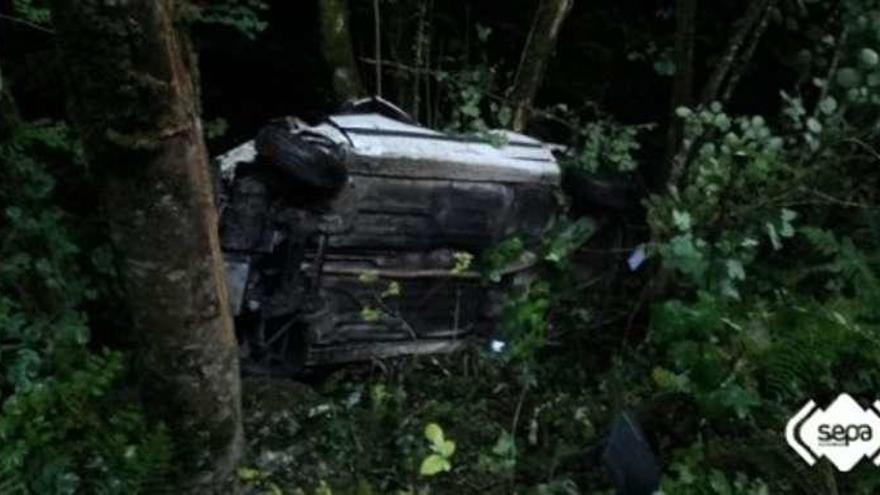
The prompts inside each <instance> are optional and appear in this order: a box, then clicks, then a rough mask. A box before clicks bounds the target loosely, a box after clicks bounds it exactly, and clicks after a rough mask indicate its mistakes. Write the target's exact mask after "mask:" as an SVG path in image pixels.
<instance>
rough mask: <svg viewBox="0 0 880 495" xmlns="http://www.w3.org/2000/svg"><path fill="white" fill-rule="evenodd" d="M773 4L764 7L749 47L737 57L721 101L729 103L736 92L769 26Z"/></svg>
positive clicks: (771, 0) (773, 1) (774, 0)
mask: <svg viewBox="0 0 880 495" xmlns="http://www.w3.org/2000/svg"><path fill="white" fill-rule="evenodd" d="M775 4H776V0H770V2H769V3H768V4H767V6H766V7H764V14H763V16H762V17H761V20H760V21H759V24H758V26H757V27H756V28H755V30H754V32H753V33H752V39H751V41H750V42H749V46H748V47H746V49H745V51H744V52H742V54H741V55H740V56H739V57H738V60H737V62H738V63H737V64H736V67H735V69H734V70H733V72H731V73H730V79H729V80H728V81H727V87H726V88H725V89H724V96H722V97H721V100H722V101H724V102H727V101H730V98H731V97H732V96H733V92H734V91H736V86H737V85H738V84H739V80H740V79H741V78H742V76H743V74H744V73H745V71H746V68H747V67H748V66H749V61H750V60H751V59H752V57H753V56H754V55H755V50H756V49H757V48H758V44H760V42H761V38H762V37H763V36H764V31H766V30H767V26H769V25H770V10H771V9H772V8H773V6H774V5H775Z"/></svg>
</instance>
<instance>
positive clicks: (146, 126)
mask: <svg viewBox="0 0 880 495" xmlns="http://www.w3.org/2000/svg"><path fill="white" fill-rule="evenodd" d="M53 7H54V12H53V14H54V15H53V18H54V19H55V23H56V26H57V29H58V40H59V47H60V49H61V51H62V55H63V56H64V59H65V62H66V67H67V75H68V76H69V79H68V81H67V87H68V90H69V102H70V115H71V117H72V120H74V122H75V123H76V124H77V126H78V128H79V130H80V132H81V134H82V136H83V138H84V143H85V146H86V150H87V152H88V154H89V159H90V160H91V162H92V163H93V165H94V167H95V169H96V170H97V172H98V174H99V176H100V177H101V180H102V185H103V198H102V200H103V203H104V205H105V213H106V218H107V220H108V224H109V225H110V233H111V236H112V240H113V243H114V247H115V248H116V250H117V252H118V254H119V257H120V262H121V272H122V275H123V278H124V282H125V287H126V300H127V303H128V305H129V309H130V311H131V314H132V317H133V321H134V331H135V332H137V336H138V340H137V341H138V343H139V348H138V352H137V357H138V359H139V364H140V367H139V368H140V371H141V377H142V391H143V400H144V404H145V406H146V408H147V410H148V412H150V413H151V414H153V415H154V416H155V417H157V418H159V419H161V420H163V421H164V422H165V423H166V424H167V425H168V426H169V427H170V430H171V431H172V433H173V438H174V440H175V443H176V466H177V467H179V471H180V473H181V476H180V479H179V480H177V481H178V486H179V491H180V492H184V493H186V492H188V493H233V492H234V491H235V468H236V465H237V463H238V461H239V458H240V455H241V449H242V443H243V435H242V429H241V406H240V384H239V372H238V357H237V346H236V342H235V335H234V331H233V326H232V320H231V316H230V313H229V308H228V303H227V294H226V285H225V277H224V267H223V261H222V255H221V252H220V247H219V242H218V236H217V228H216V227H217V225H216V224H217V215H216V211H215V209H214V203H213V194H212V181H211V178H210V174H209V170H208V158H207V154H206V150H205V145H204V140H203V136H202V129H201V122H200V119H199V115H198V107H199V105H198V91H197V88H198V84H197V77H196V63H195V57H194V55H193V52H192V50H191V47H190V44H189V42H188V39H187V37H186V35H185V34H184V33H183V32H182V31H181V25H182V24H183V23H182V22H181V15H180V12H181V10H179V9H180V5H179V4H178V3H176V2H174V1H172V0H115V1H111V0H56V1H55V2H54V5H53Z"/></svg>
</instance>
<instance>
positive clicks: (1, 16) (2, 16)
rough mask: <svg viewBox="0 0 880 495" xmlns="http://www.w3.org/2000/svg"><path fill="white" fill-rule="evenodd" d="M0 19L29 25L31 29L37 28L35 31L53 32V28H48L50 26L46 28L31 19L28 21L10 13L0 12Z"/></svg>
mask: <svg viewBox="0 0 880 495" xmlns="http://www.w3.org/2000/svg"><path fill="white" fill-rule="evenodd" d="M0 19H5V20H7V21H10V22H14V23H16V24H21V25H22V26H27V27H29V28H31V29H35V30H37V31H42V32H44V33H48V34H55V30H54V29H50V28H47V27H45V26H40V25H39V24H36V23H33V22H31V21H28V20H25V19H22V18H20V17H13V16H11V15H6V14H0Z"/></svg>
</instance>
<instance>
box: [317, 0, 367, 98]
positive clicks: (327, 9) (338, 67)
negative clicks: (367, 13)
mask: <svg viewBox="0 0 880 495" xmlns="http://www.w3.org/2000/svg"><path fill="white" fill-rule="evenodd" d="M320 9H321V43H322V49H323V52H324V59H325V60H326V61H327V63H328V64H329V65H330V68H331V70H332V71H333V89H334V91H335V93H336V97H337V98H339V99H341V100H349V99H353V98H357V97H359V96H362V95H363V94H364V91H363V88H362V87H361V81H360V77H359V75H358V69H357V64H356V63H355V59H354V52H353V51H352V45H351V30H350V29H349V19H348V2H347V1H346V0H321V4H320Z"/></svg>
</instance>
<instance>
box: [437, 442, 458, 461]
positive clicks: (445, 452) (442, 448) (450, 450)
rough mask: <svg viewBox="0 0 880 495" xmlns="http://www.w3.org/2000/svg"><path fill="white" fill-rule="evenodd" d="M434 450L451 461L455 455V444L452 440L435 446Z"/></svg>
mask: <svg viewBox="0 0 880 495" xmlns="http://www.w3.org/2000/svg"><path fill="white" fill-rule="evenodd" d="M434 450H435V452H437V453H438V454H440V455H441V456H443V457H444V458H446V459H449V458H450V457H452V454H454V453H455V442H453V441H452V440H444V441H442V442H440V443H439V444H435V445H434Z"/></svg>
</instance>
